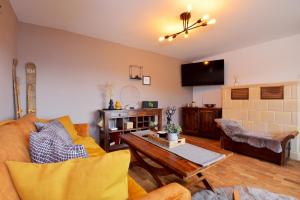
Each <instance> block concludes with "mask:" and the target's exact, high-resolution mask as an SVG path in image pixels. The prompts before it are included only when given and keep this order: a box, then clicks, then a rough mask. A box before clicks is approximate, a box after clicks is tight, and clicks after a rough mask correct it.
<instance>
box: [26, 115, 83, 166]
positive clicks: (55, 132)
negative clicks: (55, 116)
mask: <svg viewBox="0 0 300 200" xmlns="http://www.w3.org/2000/svg"><path fill="white" fill-rule="evenodd" d="M30 155H31V159H32V161H33V162H36V163H51V162H61V161H66V160H69V159H73V158H86V157H87V153H86V151H85V149H84V147H83V145H74V144H73V141H72V139H71V137H70V136H69V134H68V132H67V131H66V130H65V128H64V127H63V125H62V124H61V123H60V122H59V121H57V120H54V121H52V122H50V123H47V124H46V125H45V126H44V127H43V128H42V130H41V131H40V132H33V133H32V134H31V135H30Z"/></svg>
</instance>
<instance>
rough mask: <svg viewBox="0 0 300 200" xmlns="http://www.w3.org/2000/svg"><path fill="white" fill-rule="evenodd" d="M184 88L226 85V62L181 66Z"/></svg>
mask: <svg viewBox="0 0 300 200" xmlns="http://www.w3.org/2000/svg"><path fill="white" fill-rule="evenodd" d="M181 84H182V86H200V85H224V60H212V61H205V62H197V63H189V64H183V65H181Z"/></svg>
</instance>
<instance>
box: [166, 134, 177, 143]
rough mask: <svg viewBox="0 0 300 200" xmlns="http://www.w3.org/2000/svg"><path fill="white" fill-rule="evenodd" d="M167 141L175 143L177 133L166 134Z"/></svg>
mask: <svg viewBox="0 0 300 200" xmlns="http://www.w3.org/2000/svg"><path fill="white" fill-rule="evenodd" d="M168 140H169V141H177V140H178V133H168Z"/></svg>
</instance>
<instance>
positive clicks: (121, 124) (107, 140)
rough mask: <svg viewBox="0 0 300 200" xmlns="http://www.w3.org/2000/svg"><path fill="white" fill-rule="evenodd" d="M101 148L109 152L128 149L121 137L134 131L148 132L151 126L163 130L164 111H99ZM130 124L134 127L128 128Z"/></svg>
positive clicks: (149, 109)
mask: <svg viewBox="0 0 300 200" xmlns="http://www.w3.org/2000/svg"><path fill="white" fill-rule="evenodd" d="M99 118H100V119H99V123H98V125H99V126H100V132H99V134H100V146H101V147H102V148H103V149H104V150H105V151H107V152H109V151H114V150H119V149H123V148H126V147H127V145H125V144H124V143H122V141H121V138H120V136H121V135H122V134H126V133H131V132H134V131H140V130H147V129H150V128H151V124H153V123H155V124H157V125H156V127H157V129H158V130H161V128H162V109H158V108H156V109H151V108H147V109H134V110H99ZM128 122H130V123H131V124H132V127H130V128H127V126H126V123H128Z"/></svg>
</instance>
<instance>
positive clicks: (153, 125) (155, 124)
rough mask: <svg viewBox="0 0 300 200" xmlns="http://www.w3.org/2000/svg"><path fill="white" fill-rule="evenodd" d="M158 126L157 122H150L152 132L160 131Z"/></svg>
mask: <svg viewBox="0 0 300 200" xmlns="http://www.w3.org/2000/svg"><path fill="white" fill-rule="evenodd" d="M157 126H158V123H157V122H156V121H150V122H149V127H150V129H151V130H153V131H157V129H158V128H157Z"/></svg>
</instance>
